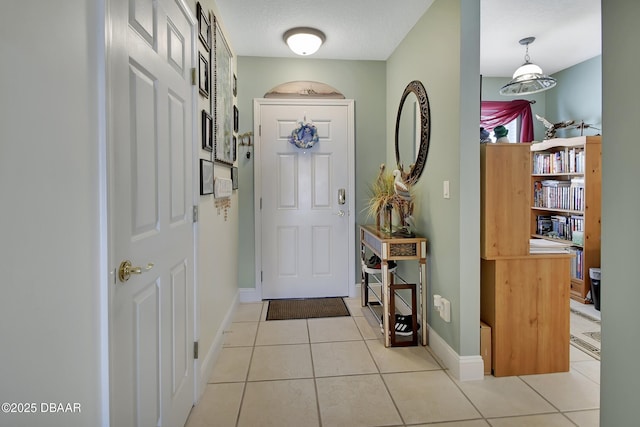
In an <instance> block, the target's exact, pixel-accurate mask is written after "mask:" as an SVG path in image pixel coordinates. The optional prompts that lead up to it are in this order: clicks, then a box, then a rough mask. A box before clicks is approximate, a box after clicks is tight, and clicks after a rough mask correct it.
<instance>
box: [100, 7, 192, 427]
mask: <svg viewBox="0 0 640 427" xmlns="http://www.w3.org/2000/svg"><path fill="white" fill-rule="evenodd" d="M108 4H109V6H110V7H109V15H108V17H107V28H108V34H109V35H110V39H109V41H108V44H107V54H108V85H109V87H108V94H109V106H108V111H107V115H108V133H109V143H108V144H109V145H108V146H109V154H108V161H109V168H108V171H109V186H110V188H109V210H108V212H109V226H110V230H111V231H110V244H109V246H110V249H109V251H110V252H109V263H110V268H112V271H115V276H116V277H115V279H114V282H113V283H112V284H111V288H110V290H109V293H110V295H109V317H110V323H109V327H110V342H109V345H110V350H109V351H110V391H111V396H110V405H111V411H110V416H111V425H112V426H114V427H130V426H140V427H142V426H144V427H148V426H182V425H184V422H185V420H186V418H187V416H188V414H189V411H190V409H191V407H192V405H193V401H194V385H193V384H194V361H193V328H194V315H193V310H194V291H193V286H194V285H193V283H194V232H193V228H194V224H193V220H192V208H191V206H192V205H193V198H194V195H193V189H192V188H193V177H192V171H193V154H192V153H193V151H192V128H193V112H192V109H193V96H194V89H193V87H192V85H191V68H192V67H193V66H194V65H193V60H192V57H193V53H192V52H193V50H194V44H193V43H194V41H193V38H194V37H193V34H194V22H195V20H194V18H193V14H192V13H191V12H190V11H189V10H188V7H187V6H186V5H185V4H184V3H183V2H182V1H176V0H129V1H127V0H112V1H110V2H109V3H108ZM126 260H129V261H131V264H132V267H141V268H140V270H139V273H140V274H136V273H137V272H138V271H137V270H135V269H134V270H133V272H132V273H133V274H131V276H130V278H129V279H128V280H125V279H124V278H123V279H121V278H119V277H118V276H119V274H118V271H117V270H118V268H119V266H120V265H121V263H122V262H123V261H126Z"/></svg>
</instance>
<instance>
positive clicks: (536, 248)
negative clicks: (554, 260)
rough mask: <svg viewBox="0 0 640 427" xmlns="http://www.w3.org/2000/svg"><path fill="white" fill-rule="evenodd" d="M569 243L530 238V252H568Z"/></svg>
mask: <svg viewBox="0 0 640 427" xmlns="http://www.w3.org/2000/svg"><path fill="white" fill-rule="evenodd" d="M570 247H571V244H570V243H563V242H555V241H551V240H546V239H530V240H529V253H530V254H568V253H570V252H569V248H570Z"/></svg>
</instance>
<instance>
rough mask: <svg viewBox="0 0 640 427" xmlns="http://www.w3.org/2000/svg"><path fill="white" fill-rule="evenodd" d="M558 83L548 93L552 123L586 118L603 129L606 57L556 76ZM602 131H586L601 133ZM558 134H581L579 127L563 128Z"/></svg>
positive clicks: (587, 121)
mask: <svg viewBox="0 0 640 427" xmlns="http://www.w3.org/2000/svg"><path fill="white" fill-rule="evenodd" d="M553 77H555V78H556V79H557V80H558V85H557V86H556V87H555V88H553V89H552V90H549V91H547V92H545V93H546V98H547V99H546V115H545V117H546V118H547V119H548V120H549V121H550V122H552V123H558V122H560V121H563V120H576V121H580V120H584V122H585V123H588V124H591V125H594V126H595V127H597V128H602V56H596V57H595V58H591V59H589V60H587V61H584V62H581V63H580V64H577V65H574V66H573V67H571V68H567V69H566V70H562V71H560V72H558V73H556V74H554V75H553ZM599 133H600V131H599V130H595V129H594V130H591V129H587V130H585V132H584V134H585V135H597V134H599ZM556 134H557V136H558V137H561V138H567V137H571V136H579V135H580V130H579V129H569V130H565V129H559V130H558V132H557V133H556Z"/></svg>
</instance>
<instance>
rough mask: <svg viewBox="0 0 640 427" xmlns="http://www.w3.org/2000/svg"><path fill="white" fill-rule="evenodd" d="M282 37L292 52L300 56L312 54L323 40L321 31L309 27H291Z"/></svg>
mask: <svg viewBox="0 0 640 427" xmlns="http://www.w3.org/2000/svg"><path fill="white" fill-rule="evenodd" d="M282 38H283V39H284V41H285V43H287V45H288V46H289V49H291V50H292V51H293V53H295V54H297V55H302V56H308V55H313V54H314V53H316V52H317V51H318V49H320V46H322V43H324V41H325V36H324V33H323V32H322V31H320V30H316V29H315V28H309V27H297V28H292V29H290V30H288V31H287V32H285V33H284V36H283V37H282Z"/></svg>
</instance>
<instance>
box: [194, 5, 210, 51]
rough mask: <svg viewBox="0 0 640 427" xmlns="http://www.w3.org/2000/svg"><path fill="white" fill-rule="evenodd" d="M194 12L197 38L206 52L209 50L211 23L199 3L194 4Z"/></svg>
mask: <svg viewBox="0 0 640 427" xmlns="http://www.w3.org/2000/svg"><path fill="white" fill-rule="evenodd" d="M196 11H197V15H198V36H199V38H200V41H201V42H202V44H203V45H204V47H205V49H207V52H208V51H209V50H211V23H210V21H209V14H208V13H207V12H206V11H205V10H204V9H203V8H202V5H201V4H200V2H198V3H197V4H196Z"/></svg>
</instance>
